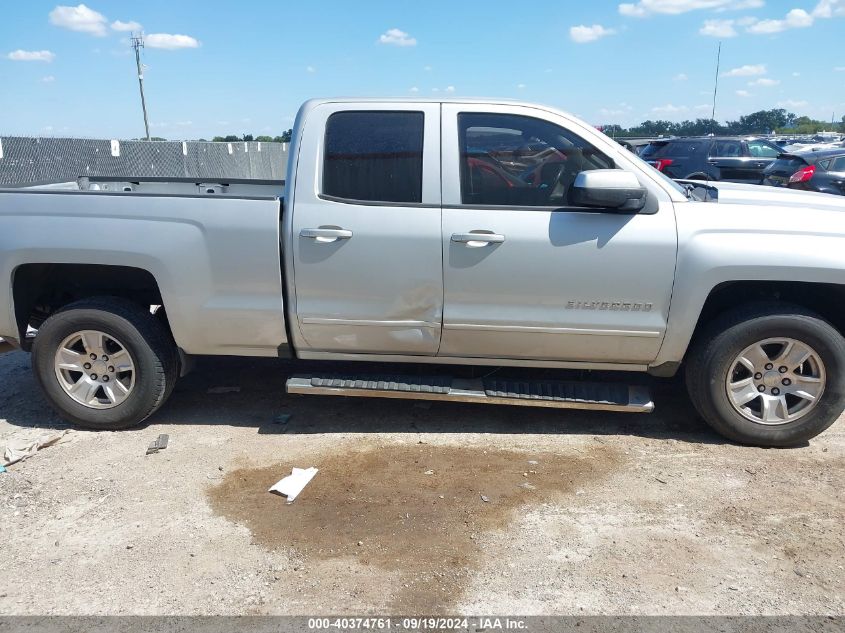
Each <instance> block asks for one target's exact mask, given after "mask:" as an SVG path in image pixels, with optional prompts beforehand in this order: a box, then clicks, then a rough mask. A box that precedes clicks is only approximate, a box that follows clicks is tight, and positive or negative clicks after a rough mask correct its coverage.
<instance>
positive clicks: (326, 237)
mask: <svg viewBox="0 0 845 633" xmlns="http://www.w3.org/2000/svg"><path fill="white" fill-rule="evenodd" d="M299 237H309V238H311V239H313V240H316V241H318V242H321V243H328V242H336V241H337V240H348V239H349V238H351V237H352V231H350V230H348V229H328V228H326V229H324V228H319V229H302V230H301V231H300V232H299Z"/></svg>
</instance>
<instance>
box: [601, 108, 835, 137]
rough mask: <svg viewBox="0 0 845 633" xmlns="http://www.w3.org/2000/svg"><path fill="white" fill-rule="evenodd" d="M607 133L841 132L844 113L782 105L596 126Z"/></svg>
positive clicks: (743, 133) (689, 134)
mask: <svg viewBox="0 0 845 633" xmlns="http://www.w3.org/2000/svg"><path fill="white" fill-rule="evenodd" d="M600 128H601V130H602V131H603V132H604V133H605V134H608V135H609V136H614V137H616V136H632V137H635V136H660V135H661V134H662V135H664V136H701V135H705V134H725V135H731V136H741V135H745V134H769V133H772V132H774V133H776V134H815V133H817V132H822V131H828V132H842V133H845V116H843V117H842V120H841V121H840V122H839V123H833V124H832V123H831V122H830V121H817V120H815V119H811V118H810V117H807V116H798V115H796V114H794V113H792V112H787V111H786V110H785V109H783V108H775V109H773V110H760V111H758V112H752V113H751V114H747V115H745V116H741V117H739V120H737V121H727V122H726V123H724V124H723V123H720V122H719V121H716V120H715V119H696V120H695V121H689V120H687V121H680V122H675V121H662V120H657V121H651V120H648V121H643V122H642V123H640V124H639V125H635V126H633V127H629V128H623V127H622V126H621V125H617V124H615V123H610V124H607V125H602V126H600Z"/></svg>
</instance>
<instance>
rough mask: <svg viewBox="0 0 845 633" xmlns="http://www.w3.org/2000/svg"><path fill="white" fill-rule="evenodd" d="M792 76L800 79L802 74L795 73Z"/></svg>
mask: <svg viewBox="0 0 845 633" xmlns="http://www.w3.org/2000/svg"><path fill="white" fill-rule="evenodd" d="M792 76H793V77H800V76H801V73H798V72H795V73H792Z"/></svg>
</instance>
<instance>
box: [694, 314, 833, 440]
mask: <svg viewBox="0 0 845 633" xmlns="http://www.w3.org/2000/svg"><path fill="white" fill-rule="evenodd" d="M688 360H689V362H688V364H687V371H686V378H687V388H688V390H689V394H690V398H691V399H692V401H693V404H694V405H695V407H696V409H697V410H698V412H699V413H700V414H701V416H702V417H703V418H704V419H705V421H706V422H707V423H708V424H709V425H710V426H712V427H713V428H714V429H715V430H716V431H718V432H719V433H721V434H722V435H724V436H726V437H728V438H730V439H733V440H735V441H737V442H741V443H743V444H753V445H758V446H791V445H795V444H799V443H802V442H806V441H807V440H809V439H810V438H813V437H815V436H816V435H818V434H819V433H821V432H822V431H824V430H825V429H826V428H828V427H829V426H830V425H831V424H833V423H834V422H835V421H836V419H837V418H838V417H839V415H840V414H841V413H842V411H843V409H845V341H843V338H842V335H841V334H840V333H839V332H838V331H837V330H836V328H834V327H833V326H832V325H830V324H829V323H828V322H827V321H825V320H824V319H822V318H821V317H820V316H818V315H817V314H814V313H812V312H810V311H808V310H805V309H803V308H801V307H799V306H791V305H785V304H781V305H758V306H749V307H747V308H745V309H742V310H737V311H734V312H731V313H729V314H726V315H724V316H723V317H722V318H720V319H718V320H717V321H716V322H714V323H713V324H712V325H711V326H710V327H709V328H708V329H707V331H706V332H705V333H704V334H703V335H702V336H701V337H699V338H698V340H697V341H696V343H695V345H694V346H693V348H692V349H691V350H690V355H689V359H688Z"/></svg>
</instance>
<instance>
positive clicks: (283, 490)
mask: <svg viewBox="0 0 845 633" xmlns="http://www.w3.org/2000/svg"><path fill="white" fill-rule="evenodd" d="M317 470H318V469H317V468H314V467H313V466H312V467H311V468H293V469H292V470H291V471H290V475H288V476H287V477H285V478H284V479H282V480H281V481H277V482H276V483H275V484H273V485H272V486H271V487H270V490H268V491H267V492H278V493H279V494H282V495H285V496H286V497H287V498H288V503H291V502H292V501H293V500H294V499H296V496H297V495H298V494H299V493H300V492H302V489H303V488H305V486H307V485H308V482H309V481H311V480H312V479H313V478H314V475H316V474H317Z"/></svg>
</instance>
